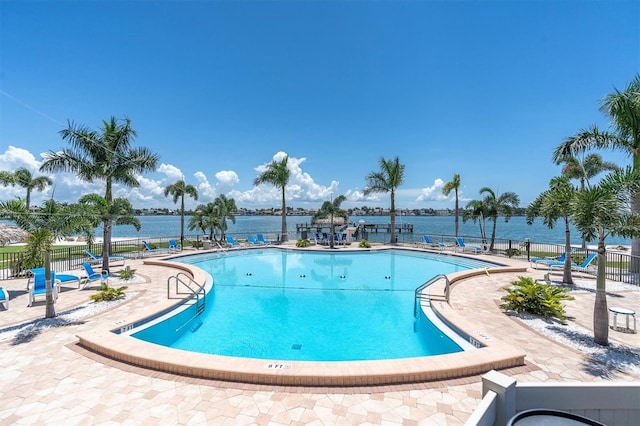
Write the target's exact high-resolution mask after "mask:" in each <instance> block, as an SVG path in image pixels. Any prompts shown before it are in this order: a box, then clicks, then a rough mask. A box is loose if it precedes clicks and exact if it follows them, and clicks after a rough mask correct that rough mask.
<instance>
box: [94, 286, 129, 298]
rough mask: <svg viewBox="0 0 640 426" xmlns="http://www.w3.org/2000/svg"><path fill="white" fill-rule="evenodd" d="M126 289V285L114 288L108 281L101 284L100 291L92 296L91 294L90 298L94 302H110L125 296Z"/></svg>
mask: <svg viewBox="0 0 640 426" xmlns="http://www.w3.org/2000/svg"><path fill="white" fill-rule="evenodd" d="M126 289H127V286H126V285H125V286H122V287H118V288H114V287H109V285H108V284H107V283H102V284H101V285H100V288H99V289H98V293H96V294H92V295H91V296H89V298H90V299H91V300H93V301H94V302H109V301H112V300H118V299H121V298H123V297H124V296H125V294H124V291H125V290H126Z"/></svg>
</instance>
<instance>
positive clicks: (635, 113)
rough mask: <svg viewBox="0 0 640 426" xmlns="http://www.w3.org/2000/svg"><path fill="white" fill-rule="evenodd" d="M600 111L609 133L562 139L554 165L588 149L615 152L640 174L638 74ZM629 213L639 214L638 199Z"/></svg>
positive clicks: (635, 265)
mask: <svg viewBox="0 0 640 426" xmlns="http://www.w3.org/2000/svg"><path fill="white" fill-rule="evenodd" d="M600 111H601V112H603V113H604V114H605V115H607V116H608V117H609V118H610V119H611V122H612V131H611V132H607V131H600V130H599V129H598V127H597V126H592V127H591V128H590V129H587V130H581V131H579V132H578V133H577V134H575V135H574V136H571V137H569V138H567V139H565V140H564V141H563V142H562V143H561V144H560V145H559V146H558V147H557V148H556V149H555V151H554V154H553V159H554V161H556V162H557V161H560V160H561V159H562V158H566V157H567V156H575V155H576V154H579V153H583V152H585V151H588V150H590V149H616V150H620V151H624V152H626V153H628V154H629V156H630V157H631V158H632V164H633V168H634V170H640V74H636V75H635V77H634V78H633V79H632V80H631V82H630V83H629V84H628V85H627V88H626V90H625V91H624V92H621V91H619V90H618V89H615V91H614V92H613V93H610V94H608V95H606V96H605V97H604V99H602V101H601V105H600ZM631 210H632V212H634V213H640V195H638V196H637V197H636V198H635V199H634V200H632V204H631ZM631 254H632V256H640V239H639V238H637V237H635V238H633V240H632V243H631ZM629 269H630V270H631V271H640V262H637V261H636V262H631V263H630V264H629Z"/></svg>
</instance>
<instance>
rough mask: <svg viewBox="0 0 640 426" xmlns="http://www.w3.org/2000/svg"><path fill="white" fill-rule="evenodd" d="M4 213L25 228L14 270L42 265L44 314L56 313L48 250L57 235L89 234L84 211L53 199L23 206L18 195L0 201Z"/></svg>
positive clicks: (89, 225)
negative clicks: (44, 283)
mask: <svg viewBox="0 0 640 426" xmlns="http://www.w3.org/2000/svg"><path fill="white" fill-rule="evenodd" d="M1 208H2V210H3V212H4V216H5V217H7V218H8V219H11V220H13V221H14V222H15V223H16V225H18V227H19V228H21V229H23V230H25V231H27V232H28V233H29V236H28V237H27V244H26V246H25V247H24V249H23V251H22V253H21V258H20V261H19V264H18V265H17V266H16V269H18V270H27V269H31V268H35V267H41V266H42V265H44V266H45V270H46V272H45V277H46V314H45V317H46V318H53V317H55V315H56V311H55V306H54V303H53V285H52V282H51V268H50V261H49V252H50V250H51V246H52V244H53V242H54V241H55V239H56V238H57V237H62V236H68V235H72V234H76V233H83V234H85V235H86V234H89V233H92V232H93V229H94V227H93V226H92V224H91V222H90V221H88V220H87V217H88V216H87V215H86V214H85V212H84V211H83V210H82V209H81V208H79V207H78V206H77V205H76V204H72V205H62V204H59V203H57V202H55V201H54V200H48V201H46V202H45V203H44V204H43V206H42V207H39V208H37V209H33V210H31V209H27V207H26V204H25V203H24V202H23V201H22V200H20V199H14V200H10V201H7V202H6V203H1Z"/></svg>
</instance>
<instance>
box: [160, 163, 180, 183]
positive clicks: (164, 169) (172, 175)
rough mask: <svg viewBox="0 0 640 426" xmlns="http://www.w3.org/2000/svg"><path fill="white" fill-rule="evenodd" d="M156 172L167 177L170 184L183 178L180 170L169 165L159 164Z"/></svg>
mask: <svg viewBox="0 0 640 426" xmlns="http://www.w3.org/2000/svg"><path fill="white" fill-rule="evenodd" d="M158 172H160V173H164V174H165V175H167V177H168V178H169V181H170V183H175V182H177V181H179V180H181V179H182V177H183V173H182V170H180V169H179V168H177V167H176V166H173V165H171V164H164V163H162V164H160V167H158Z"/></svg>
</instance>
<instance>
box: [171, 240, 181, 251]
mask: <svg viewBox="0 0 640 426" xmlns="http://www.w3.org/2000/svg"><path fill="white" fill-rule="evenodd" d="M181 249H182V246H181V245H180V244H178V242H177V241H176V240H169V251H170V252H174V251H180V250H181Z"/></svg>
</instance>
